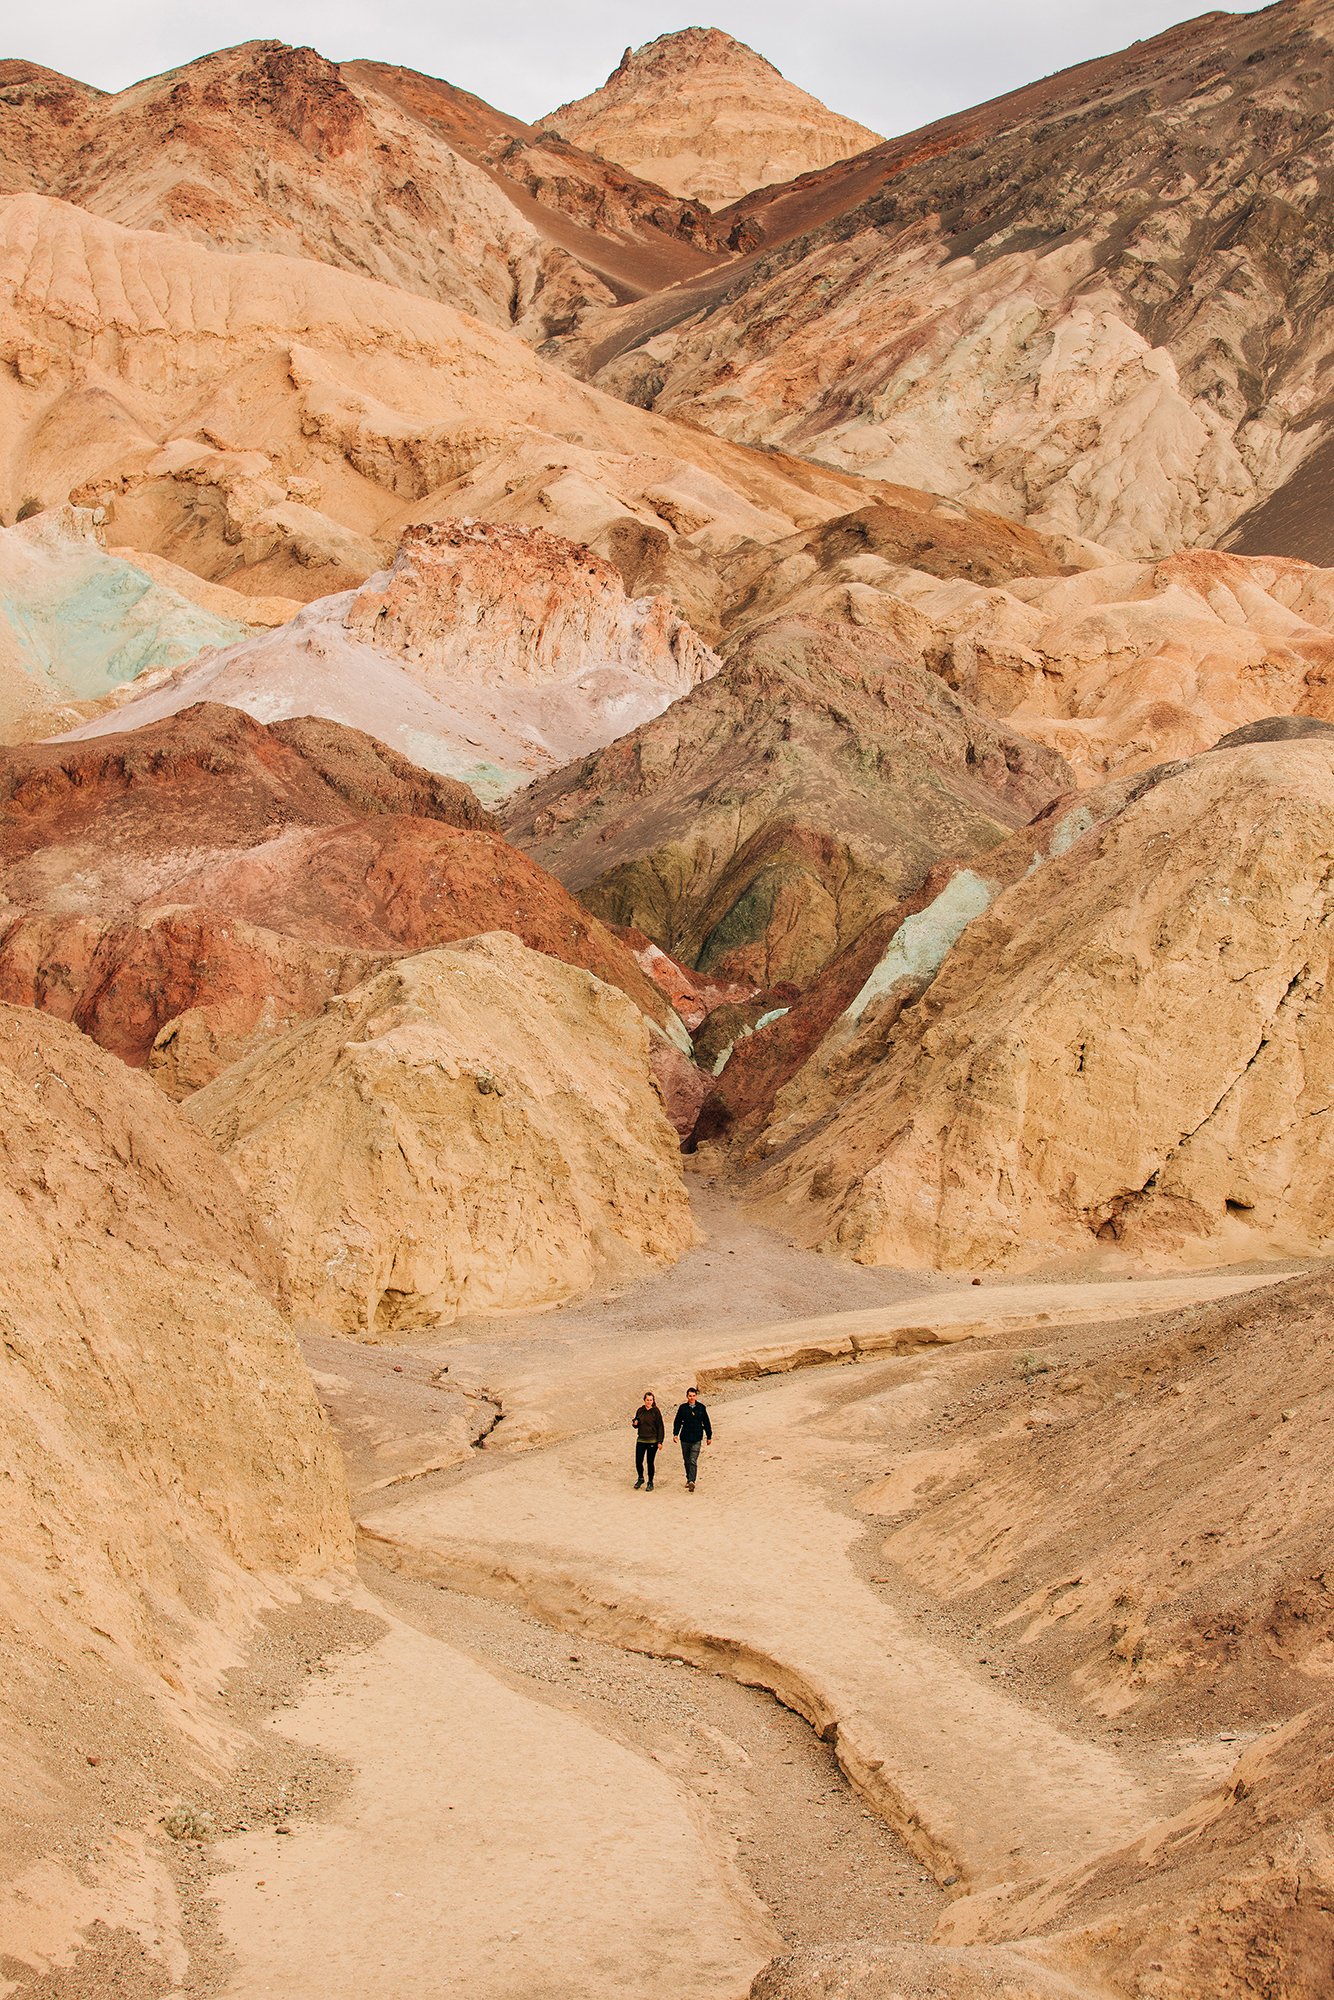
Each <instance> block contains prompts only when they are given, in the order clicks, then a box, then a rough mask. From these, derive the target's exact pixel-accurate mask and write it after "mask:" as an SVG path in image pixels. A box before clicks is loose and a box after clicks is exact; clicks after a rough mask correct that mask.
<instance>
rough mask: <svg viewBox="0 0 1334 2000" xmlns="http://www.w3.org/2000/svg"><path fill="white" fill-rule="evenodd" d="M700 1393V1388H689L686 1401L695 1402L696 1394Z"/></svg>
mask: <svg viewBox="0 0 1334 2000" xmlns="http://www.w3.org/2000/svg"><path fill="white" fill-rule="evenodd" d="M698 1394H699V1390H698V1389H687V1390H686V1401H687V1402H688V1403H693V1402H694V1400H695V1398H696V1396H698Z"/></svg>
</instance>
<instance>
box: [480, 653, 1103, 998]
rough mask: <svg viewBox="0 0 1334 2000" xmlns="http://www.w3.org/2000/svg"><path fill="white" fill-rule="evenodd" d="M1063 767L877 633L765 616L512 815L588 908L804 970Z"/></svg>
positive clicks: (713, 967) (714, 953)
mask: <svg viewBox="0 0 1334 2000" xmlns="http://www.w3.org/2000/svg"><path fill="white" fill-rule="evenodd" d="M1069 783H1070V774H1069V772H1068V770H1067V768H1066V767H1065V765H1064V764H1063V762H1062V760H1061V759H1060V758H1059V757H1058V756H1056V755H1054V754H1053V753H1052V752H1050V751H1048V750H1045V749H1042V748H1039V747H1038V746H1036V745H1031V744H1028V743H1025V742H1024V741H1023V740H1022V739H1020V738H1018V737H1015V736H1012V735H1010V734H1009V733H1008V732H1007V731H1006V730H1005V729H1004V728H1003V727H1001V726H999V725H997V724H996V723H995V722H993V721H992V720H991V719H990V718H989V717H986V716H984V715H982V714H981V713H979V711H978V710H976V709H974V708H973V707H972V706H971V704H969V703H968V702H966V701H965V700H963V699H961V698H960V697H959V696H956V695H954V694H952V693H951V692H950V690H949V689H948V688H947V687H946V686H945V684H944V682H943V681H942V680H941V679H940V678H939V677H938V676H937V675H935V674H932V673H929V672H927V671H925V670H924V669H922V668H920V667H915V666H913V665H911V664H910V663H909V662H907V661H905V660H904V659H903V658H902V656H901V655H900V654H899V652H898V651H897V649H896V648H894V647H893V646H892V645H891V644H889V643H888V641H887V640H886V639H885V638H884V637H883V636H882V635H880V634H878V633H875V632H872V631H865V630H862V631H858V632H851V631H846V630H842V631H841V630H839V629H837V628H834V627H830V626H827V625H821V624H806V623H804V622H801V621H798V620H795V619H793V620H788V621H783V620H776V621H774V622H772V623H770V624H768V625H766V626H764V627H763V628H762V629H760V630H759V631H757V632H756V633H754V634H753V635H751V636H750V637H749V638H747V639H746V640H745V641H744V642H743V643H742V644H741V646H740V647H739V648H738V650H737V652H736V654H735V656H734V657H733V658H732V659H731V660H730V661H729V662H728V665H727V666H726V668H725V669H724V670H723V672H721V673H720V674H718V675H716V676H715V677H714V678H713V679H712V680H710V681H706V682H705V683H704V684H703V685H702V686H700V687H699V688H697V689H696V690H695V691H694V693H692V694H691V695H688V696H687V697H685V698H684V699H683V700H680V701H677V702H675V703H673V705H672V707H671V708H669V709H668V710H667V712H666V713H665V714H664V715H661V716H659V717H658V718H657V719H656V720H655V721H653V722H649V723H646V724H645V725H643V727H642V728H640V729H638V730H635V731H634V732H633V733H632V734H630V735H628V736H626V737H624V738H622V739H621V740H620V741H618V742H616V743H613V744H611V745H610V746H609V747H608V748H607V749H606V750H603V751H601V752H600V753H599V754H597V755H596V756H594V757H590V758H585V759H583V760H582V762H580V763H578V764H574V765H571V766H568V767H567V768H566V769H565V770H563V771H560V772H557V773H555V774H554V775H553V776H552V777H550V778H548V779H546V780H544V781H540V782H539V783H538V784H536V785H534V786H532V787H530V788H529V790H528V791H526V792H524V793H522V794H520V795H519V797H518V798H517V799H516V800H515V801H514V802H513V805H512V806H511V808H510V810H509V813H508V816H507V824H508V827H509V831H510V835H511V838H512V839H514V840H515V841H517V842H518V843H519V844H520V845H521V846H523V847H525V848H527V849H529V850H530V851H531V852H532V853H533V854H535V855H536V856H538V858H539V859H541V860H542V862H543V863H544V865H545V866H547V867H549V868H551V869H552V871H553V872H554V873H555V874H557V875H559V876H560V878H561V880H562V881H564V882H566V883H567V884H568V885H569V886H570V887H572V888H574V889H577V891H578V893H579V896H580V898H581V900H582V901H583V902H584V903H585V904H586V905H587V906H588V907H589V908H590V909H593V910H595V911H597V912H598V914H599V915H601V916H603V917H605V918H608V919H610V920H611V921H612V922H614V923H620V924H633V925H635V926H636V927H638V928H639V929H640V930H643V931H645V932H646V933H647V934H648V935H649V936H650V937H651V938H652V939H653V940H654V942H655V943H656V944H659V945H660V946H662V947H663V948H664V949H665V950H667V951H669V952H671V953H674V954H675V955H677V956H679V957H681V958H683V959H684V960H685V961H686V962H687V963H688V964H690V965H693V966H696V967H698V969H699V970H701V971H702V972H705V973H707V974H709V975H711V976H715V977H718V978H723V979H742V980H748V981H751V982H753V983H756V984H760V985H766V986H767V985H772V984H774V983H775V982H777V981H783V980H796V981H798V982H800V983H805V982H806V981H808V980H809V979H811V978H812V977H813V976H814V975H815V973H817V972H818V971H819V969H820V967H821V966H822V965H823V964H824V963H825V961H826V960H827V959H828V958H829V957H830V955H831V954H832V953H834V952H835V951H838V950H840V949H841V948H842V947H843V946H844V945H846V944H848V943H849V942H850V941H851V940H852V939H853V938H855V937H856V936H857V935H858V934H859V933H860V932H861V931H862V930H863V928H864V927H865V926H866V924H867V923H868V922H870V921H871V919H872V918H873V917H874V916H876V915H877V914H878V913H879V912H880V911H881V910H882V909H884V908H885V907H886V905H887V904H892V903H894V902H896V901H897V900H898V899H899V898H900V897H901V896H903V895H905V894H907V893H910V892H911V891H913V890H915V889H916V888H917V887H919V885H920V884H921V882H922V881H923V880H924V878H925V876H926V875H927V873H928V871H929V870H930V869H931V867H932V866H933V865H934V864H935V863H936V862H937V861H939V860H940V859H941V857H942V856H944V855H961V854H964V853H969V852H979V851H985V850H986V849H988V848H990V847H993V846H995V845H996V844H998V843H999V842H1000V841H1001V840H1003V839H1004V837H1005V835H1006V833H1007V832H1008V831H1009V830H1011V829H1012V828H1013V827H1015V826H1018V825H1020V824H1022V823H1023V821H1024V820H1026V819H1028V818H1030V817H1031V816H1032V814H1033V813H1035V812H1036V811H1038V810H1039V809H1040V808H1041V807H1042V806H1045V805H1046V804H1047V803H1048V802H1049V801H1050V800H1051V799H1052V798H1054V797H1055V796H1057V795H1058V794H1059V793H1060V792H1062V791H1063V790H1065V789H1066V788H1067V786H1068V785H1069Z"/></svg>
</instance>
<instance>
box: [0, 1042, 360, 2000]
mask: <svg viewBox="0 0 1334 2000" xmlns="http://www.w3.org/2000/svg"><path fill="white" fill-rule="evenodd" d="M0 1104H2V1105H3V1119H2V1120H0V1127H2V1129H3V1142H2V1143H0V1215H2V1216H3V1232H4V1245H5V1255H4V1274H3V1277H2V1278H0V1298H2V1303H0V1315H2V1316H3V1320H4V1326H5V1339H4V1342H3V1346H2V1348H0V1437H2V1438H3V1449H4V1462H5V1506H4V1509H3V1515H2V1516H0V1621H2V1622H3V1626H4V1657H5V1673H4V1676H3V1686H2V1687H0V1749H2V1752H3V1761H4V1766H5V1772H6V1779H5V1812H4V1815H3V1834H2V1835H0V1877H2V1878H3V1882H4V1885H5V1888H6V1891H7V1892H8V1893H7V1896H6V1902H7V1904H8V1907H9V1916H8V1918H7V1922H6V1933H5V1934H6V1940H7V1948H8V1944H9V1942H10V1941H12V1939H13V1937H14V1935H15V1931H16V1929H18V1930H21V1931H22V1932H24V1933H25V1934H26V1936H27V1937H28V1938H29V1939H30V1940H32V1939H36V1938H41V1939H43V1941H44V1943H45V1947H46V1949H47V1950H48V1951H50V1952H51V1954H52V1958H53V1959H54V1960H55V1961H57V1962H59V1960H60V1959H61V1958H62V1957H63V1950H62V1949H61V1947H62V1946H63V1941H64V1938H65V1936H66V1934H67V1932H68V1930H69V1929H70V1928H71V1927H74V1928H77V1927H78V1925H79V1923H80V1922H85V1923H86V1922H88V1921H89V1920H90V1919H91V1918H92V1917H93V1916H98V1917H101V1918H102V1919H103V1920H104V1921H106V1922H108V1923H111V1924H114V1923H115V1922H117V1921H118V1917H117V1916H116V1915H113V1914H112V1913H113V1912H116V1911H124V1910H125V1909H126V1906H127V1905H128V1912H129V1916H128V1920H129V1921H130V1922H131V1923H133V1922H134V1920H135V1916H136V1915H137V1914H139V1913H142V1911H143V1910H144V1909H145V1908H148V1909H151V1908H153V1906H154V1904H155V1902H156V1900H157V1899H158V1898H159V1897H162V1896H163V1895H166V1896H167V1898H168V1899H170V1886H169V1883H168V1881H167V1879H166V1876H165V1872H164V1871H163V1870H161V1869H160V1868H159V1869H157V1871H156V1873H155V1872H154V1868H153V1866H152V1864H151V1862H150V1859H149V1855H148V1851H147V1841H146V1838H145V1824H146V1821H147V1820H149V1818H150V1816H151V1815H152V1814H153V1813H154V1812H156V1811H159V1810H161V1808H162V1801H163V1798H164V1795H165V1796H170V1794H171V1792H172V1791H173V1790H178V1789H179V1788H180V1787H181V1786H182V1785H183V1784H186V1783H193V1782H198V1780H199V1778H200V1776H201V1774H202V1773H204V1772H206V1771H209V1772H212V1773H215V1774H216V1773H217V1772H218V1771H219V1770H220V1769H221V1768H222V1767H223V1766H224V1765H225V1764H226V1762H227V1760H228V1759H229V1757H230V1756H232V1755H233V1754H234V1753H235V1749H236V1745H237V1741H238V1737H237V1730H236V1724H235V1721H234V1719H233V1718H232V1717H231V1716H230V1715H229V1713H228V1711H227V1709H226V1706H225V1704H224V1703H223V1702H222V1701H221V1700H220V1699H219V1691H220V1686H221V1684H222V1681H223V1678H224V1677H225V1675H226V1672H227V1670H228V1669H229V1668H230V1667H231V1666H233V1665H234V1664H235V1662H236V1660H237V1658H238V1656H239V1651H240V1648H241V1646H242V1644H243V1643H244V1641H245V1640H246V1638H247V1637H248V1636H249V1634H250V1633H251V1632H252V1631H253V1629H254V1627H255V1624H256V1621H257V1619H258V1618H259V1615H260V1614H261V1612H263V1611H265V1610H269V1609H272V1608H273V1607H274V1606H275V1605H276V1604H277V1603H278V1602H280V1601H283V1600H286V1601H289V1602H290V1600H291V1598H292V1594H293V1592H292V1585H293V1583H294V1582H296V1581H298V1580H299V1579H301V1578H302V1577H309V1576H312V1575H314V1574H316V1573H318V1572H320V1571H323V1570H328V1569H330V1568H337V1567H340V1566H343V1565H346V1564H347V1563H348V1562H349V1561H350V1556H351V1526H350V1522H349V1520H348V1515H347V1500H346V1491H345V1487H344V1484H343V1474H342V1466H341V1462H340V1459H339V1456H338V1452H337V1449H336V1447H335V1445H334V1443H333V1440H332V1436H331V1434H330V1432H329V1430H328V1428H327V1425H326V1422H325V1419H324V1417H323V1415H322V1413H321V1411H320V1408H319V1405H318V1403H317V1401H316V1398H315V1394H314V1390H313V1388H312V1385H311V1382H310V1378H309V1376H308V1375H307V1373H306V1370H305V1368H304V1366H303V1364H302V1362H301V1358H300V1354H299V1351H298V1349H297V1347H296V1343H295V1341H294V1340H293V1338H292V1336H291V1333H290V1331H289V1328H288V1326H287V1323H286V1321H285V1320H284V1319H283V1318H282V1316H281V1315H280V1313H279V1311H278V1310H277V1309H276V1306H275V1302H274V1301H275V1296H276V1289H277V1282H278V1272H277V1268H276V1263H275V1260H274V1258H273V1255H272V1252H271V1251H269V1250H267V1249H266V1248H265V1247H264V1245H263V1242H262V1239H261V1237H260V1236H259V1233H258V1231H257V1228H256V1225H255V1218H254V1215H253V1212H252V1211H251V1210H250V1209H249V1207H248V1205H247V1203H246V1201H245V1199H244V1197H243V1196H242V1194H241V1192H240V1189H239V1188H238V1187H237V1184H236V1181H235V1179H234V1178H233V1176H232V1175H231V1174H230V1173H229V1172H228V1171H227V1169H226V1167H225V1166H224V1165H223V1163H222V1161H221V1160H220V1159H219V1158H218V1157H217V1155H216V1153H215V1152H214V1151H213V1149H212V1147H211V1146H209V1145H208V1144H207V1143H206V1142H205V1141H204V1140H203V1139H201V1137H200V1135H199V1133H198V1132H197V1131H196V1130H195V1128H194V1127H193V1126H192V1125H191V1124H190V1123H189V1121H188V1120H187V1119H186V1118H185V1117H184V1116H183V1115H182V1114H181V1113H180V1112H179V1111H178V1110H177V1109H176V1107H175V1106H174V1105H172V1104H170V1103H169V1102H168V1101H167V1099H166V1098H165V1097H164V1096H163V1095H162V1093H161V1092H160V1091H158V1090H156V1089H155V1088H154V1086H153V1085H152V1084H151V1083H150V1082H149V1081H148V1080H147V1079H146V1078H144V1077H140V1076H135V1075H133V1074H131V1072H130V1071H129V1070H128V1069H126V1068H125V1067H124V1065H123V1064H121V1063H119V1062H117V1061H116V1060H115V1059H114V1058H113V1057H111V1056H109V1055H106V1054H104V1053H103V1052H102V1050H100V1049H98V1048H96V1047H95V1046H94V1045H93V1043H92V1042H90V1041H89V1040H88V1039H87V1038H86V1037H85V1036H83V1035H80V1034H78V1033H77V1032H76V1031H75V1030H74V1029H72V1028H69V1027H67V1026H65V1025H64V1024H63V1023H60V1022H57V1021H54V1020H50V1019H48V1018H44V1017H41V1016H38V1015H34V1014H32V1013H29V1012H26V1011H25V1012H20V1011H19V1010H17V1009H15V1008H10V1007H0ZM118 1824H119V1827H120V1829H121V1830H120V1831H119V1833H117V1827H118ZM113 1836H115V1837H113ZM16 1913H17V1915H18V1917H19V1918H21V1922H18V1923H16V1921H15V1917H16ZM150 1934H151V1927H150ZM49 1962H50V1961H48V1963H49ZM5 1963H6V1972H7V1974H9V1975H10V1976H21V1975H22V1973H23V1971H24V1967H23V1966H21V1965H19V1964H18V1963H17V1962H16V1961H15V1959H13V1958H11V1957H8V1956H7V1957H6V1961H5ZM65 1963H66V1965H68V1960H66V1961H65ZM55 1976H56V1977H59V1976H60V1974H59V1973H57V1974H56V1975H55Z"/></svg>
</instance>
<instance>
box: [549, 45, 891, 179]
mask: <svg viewBox="0 0 1334 2000" xmlns="http://www.w3.org/2000/svg"><path fill="white" fill-rule="evenodd" d="M542 123H543V125H544V126H546V127H547V128H549V129H550V130H551V131H554V132H559V133H560V134H561V135H562V137H564V138H566V139H573V140H574V141H575V142H576V143H577V144H578V145H580V146H583V147H585V148H586V149H587V150H588V151H589V152H592V153H600V154H601V155H602V157H603V158H604V159H607V160H615V161H617V162H618V164H619V165H621V166H623V167H628V168H629V169H630V171H631V172H632V173H635V174H639V175H641V176H642V178H643V179H645V180H648V181H654V182H656V183H657V185H658V186H659V187H664V188H666V189H667V190H668V192H669V193H670V194H675V195H684V196H687V197H692V198H694V199H696V200H698V201H703V202H706V203H707V204H708V205H709V206H710V207H711V208H722V207H724V206H725V205H726V204H727V203H728V202H731V201H735V200H736V199H737V198H738V197H739V196H740V195H743V194H749V193H750V192H751V190H752V189H753V188H760V187H771V186H773V185H774V184H775V183H776V182H778V181H790V180H795V179H796V177H797V175H798V174H805V173H809V172H810V171H811V170H812V169H813V168H815V167H827V166H831V165H832V164H833V162H834V161H835V160H846V159H847V158H849V157H850V156H851V155H852V154H854V153H864V152H865V151H866V149H867V147H868V146H874V145H876V144H877V143H878V141H879V134H878V133H876V132H871V131H868V129H867V128H866V126H865V125H858V124H857V123H856V122H855V121H854V120H853V119H851V118H840V117H839V116H838V115H837V113H836V112H833V111H830V110H829V109H828V108H827V107H826V106H825V105H823V104H821V103H820V101H819V99H818V98H815V97H812V96H811V95H810V94H809V93H808V92H807V91H804V90H799V89H798V88H797V86H796V85H795V84H792V83H789V82H788V81H787V80H786V78H785V77H783V76H782V75H780V73H779V72H778V71H777V70H776V69H775V68H774V66H773V64H772V63H770V62H766V61H765V59H764V57H763V56H759V55H756V53H755V51H754V50H753V49H748V48H747V47H746V46H745V44H744V42H737V41H734V40H733V39H732V37H731V36H730V35H725V34H723V33H722V32H721V30H720V29H718V28H682V29H680V30H679V31H678V32H677V33H675V34H671V35H660V36H659V37H658V39H657V40H656V41H654V42H648V43H646V44H645V45H644V47H643V48H639V49H627V50H626V52H625V54H624V56H623V57H622V58H621V61H620V64H619V66H618V68H616V69H615V70H613V71H612V74H611V75H610V76H609V77H608V78H607V81H606V82H605V83H604V84H603V85H602V87H601V89H600V90H595V91H593V92H592V93H591V94H590V95H589V96H587V97H581V98H579V99H577V100H576V101H575V102H573V103H571V104H562V105H561V107H560V109H559V110H557V111H553V112H552V113H551V114H550V116H549V117H547V118H545V119H543V121H542Z"/></svg>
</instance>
